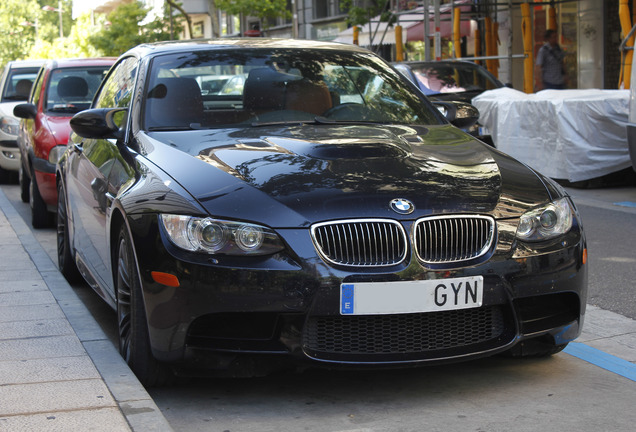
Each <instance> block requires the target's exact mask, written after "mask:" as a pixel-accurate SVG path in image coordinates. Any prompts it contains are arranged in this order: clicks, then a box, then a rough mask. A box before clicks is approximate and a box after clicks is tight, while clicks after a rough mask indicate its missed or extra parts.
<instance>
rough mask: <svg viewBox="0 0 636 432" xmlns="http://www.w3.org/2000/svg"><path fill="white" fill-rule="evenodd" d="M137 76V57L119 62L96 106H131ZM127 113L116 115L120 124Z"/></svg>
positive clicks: (104, 86) (107, 79) (107, 80)
mask: <svg viewBox="0 0 636 432" xmlns="http://www.w3.org/2000/svg"><path fill="white" fill-rule="evenodd" d="M136 77H137V59H136V58H134V57H128V58H126V59H124V60H122V61H121V62H119V63H118V64H117V65H116V66H115V69H114V70H113V72H112V73H111V74H110V75H109V76H108V78H106V82H105V83H104V85H103V86H102V89H101V91H100V93H99V95H98V96H97V99H96V101H95V108H130V103H131V100H132V94H133V90H134V88H135V79H136ZM125 117H126V116H125V114H124V113H123V112H122V115H121V116H115V121H116V122H118V124H119V126H122V125H123V122H124V119H125Z"/></svg>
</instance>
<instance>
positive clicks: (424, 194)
mask: <svg viewBox="0 0 636 432" xmlns="http://www.w3.org/2000/svg"><path fill="white" fill-rule="evenodd" d="M230 71H231V72H233V73H237V74H241V75H245V76H246V77H247V78H246V80H245V83H244V85H243V87H242V93H241V94H240V95H235V94H232V95H220V94H213V95H210V94H209V93H207V94H205V93H204V91H203V90H202V89H201V88H200V87H199V84H198V83H201V82H207V81H211V80H212V79H213V77H214V76H223V75H227V74H228V73H230ZM71 126H72V128H73V131H74V134H72V135H71V137H72V138H71V142H70V143H69V145H68V147H67V150H66V152H65V153H64V155H63V157H62V158H61V159H60V161H59V164H58V169H57V187H58V192H59V193H58V206H57V207H58V229H57V233H58V260H59V266H60V268H61V270H62V272H63V273H64V275H65V276H67V277H68V278H73V277H75V276H76V275H77V272H78V270H79V273H80V274H81V275H82V276H83V277H84V278H85V279H86V281H88V283H89V284H90V285H91V286H92V287H93V288H94V289H95V290H96V291H97V292H98V293H99V294H100V295H101V296H102V297H103V298H104V299H105V300H106V301H107V302H108V303H109V304H110V305H111V306H112V307H113V308H114V309H116V311H117V315H118V325H119V346H120V350H121V353H122V355H123V356H124V358H125V359H126V360H127V362H128V364H129V365H130V366H131V368H132V370H133V371H134V372H135V373H136V374H137V376H138V377H139V378H140V380H141V381H142V382H143V383H144V384H146V385H156V384H161V383H164V382H166V381H168V380H169V379H170V376H171V373H172V372H173V371H176V372H178V373H184V374H185V373H188V374H207V373H221V372H222V371H225V373H232V374H260V373H264V372H266V371H268V370H271V369H272V368H274V369H275V368H280V367H287V366H290V365H295V366H305V367H306V366H320V365H322V366H327V367H335V366H355V367H379V366H386V367H400V366H409V365H421V364H430V363H436V362H452V361H460V360H468V359H474V358H478V357H483V356H488V355H493V354H496V353H502V352H511V353H513V354H515V355H547V354H553V353H556V352H558V351H560V350H561V349H563V347H565V346H566V345H567V344H568V342H570V341H571V340H573V339H575V338H576V337H577V336H578V335H579V333H580V331H581V326H582V324H583V317H584V311H585V304H586V293H587V266H586V262H585V260H586V242H585V236H584V233H583V229H582V227H581V222H580V218H579V216H578V214H577V211H576V209H575V206H574V203H573V202H572V200H571V199H570V197H569V196H568V195H567V193H566V192H565V191H564V190H563V189H562V188H560V187H559V186H558V185H557V184H555V183H554V182H553V181H551V180H550V179H548V178H545V177H543V176H541V175H540V174H538V173H536V172H534V171H532V170H531V169H529V168H527V167H526V166H524V165H523V164H521V163H519V162H517V161H515V160H513V159H512V158H510V157H508V156H506V155H505V154H502V153H501V152H499V151H497V150H496V149H493V148H492V147H490V146H488V145H486V144H484V143H483V142H480V141H478V140H475V139H474V138H473V137H472V136H471V135H469V134H467V133H465V132H463V131H461V130H460V129H458V128H456V127H455V126H453V125H451V124H449V122H448V121H447V120H446V119H445V118H444V117H443V116H442V115H441V114H440V112H439V110H437V109H436V108H435V107H434V106H433V105H432V104H431V102H430V101H429V100H427V99H426V98H425V97H424V96H423V95H422V93H421V92H420V91H418V90H417V89H416V88H415V87H414V86H411V85H410V84H409V83H408V82H407V81H406V80H404V79H403V78H402V77H401V76H400V75H399V74H398V73H397V72H396V71H395V70H394V69H393V68H391V67H390V66H389V65H388V64H387V63H386V62H384V61H383V60H382V59H380V58H379V57H378V56H376V55H375V54H373V53H371V52H370V51H367V50H365V49H362V48H359V47H356V46H351V45H341V44H336V43H327V42H316V41H306V40H269V39H258V40H253V39H243V40H238V39H237V40H234V39H222V40H217V41H188V42H179V43H177V42H172V43H161V44H152V45H141V46H139V47H137V48H134V49H132V50H131V51H129V52H127V53H126V54H124V55H123V56H122V57H121V58H120V59H119V60H118V62H117V63H116V64H115V66H114V67H113V68H112V69H111V71H110V72H109V74H108V76H107V77H106V78H105V80H104V82H103V84H102V86H101V88H100V89H99V91H98V92H97V94H96V96H95V100H94V102H93V105H92V108H91V109H89V110H86V111H83V112H81V113H78V114H76V115H75V116H74V117H73V119H72V120H71Z"/></svg>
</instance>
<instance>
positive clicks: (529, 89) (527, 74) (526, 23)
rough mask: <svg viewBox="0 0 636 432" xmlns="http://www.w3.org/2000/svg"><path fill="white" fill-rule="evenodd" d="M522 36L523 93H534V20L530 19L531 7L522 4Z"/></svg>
mask: <svg viewBox="0 0 636 432" xmlns="http://www.w3.org/2000/svg"><path fill="white" fill-rule="evenodd" d="M521 34H522V35H523V53H524V54H525V56H526V57H525V59H524V60H523V91H524V92H526V93H533V92H534V52H533V50H532V19H531V18H530V5H529V4H528V3H522V4H521Z"/></svg>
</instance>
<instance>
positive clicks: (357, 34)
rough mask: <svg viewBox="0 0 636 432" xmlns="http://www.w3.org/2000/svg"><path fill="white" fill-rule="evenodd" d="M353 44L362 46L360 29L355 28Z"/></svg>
mask: <svg viewBox="0 0 636 432" xmlns="http://www.w3.org/2000/svg"><path fill="white" fill-rule="evenodd" d="M353 44H354V45H360V27H358V26H353Z"/></svg>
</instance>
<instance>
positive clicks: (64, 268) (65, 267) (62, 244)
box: [56, 181, 81, 283]
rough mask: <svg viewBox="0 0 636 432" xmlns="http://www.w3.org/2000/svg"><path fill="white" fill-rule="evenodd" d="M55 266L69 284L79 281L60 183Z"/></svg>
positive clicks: (58, 186) (60, 184) (79, 276)
mask: <svg viewBox="0 0 636 432" xmlns="http://www.w3.org/2000/svg"><path fill="white" fill-rule="evenodd" d="M56 221H57V223H56V226H57V265H58V267H59V269H60V272H61V273H62V275H63V276H64V277H65V278H66V280H67V281H69V282H71V283H72V282H77V281H79V280H80V279H81V275H80V272H79V270H78V269H77V265H76V264H75V259H74V257H73V253H72V248H71V242H70V237H69V235H68V226H69V225H68V224H69V217H68V206H67V205H66V194H65V193H64V186H63V185H62V182H61V181H60V182H59V183H58V185H57V218H56Z"/></svg>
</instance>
